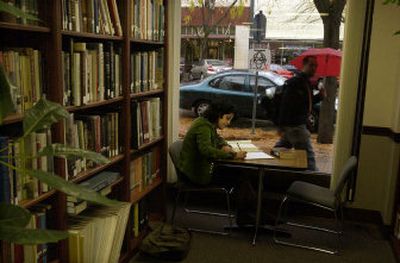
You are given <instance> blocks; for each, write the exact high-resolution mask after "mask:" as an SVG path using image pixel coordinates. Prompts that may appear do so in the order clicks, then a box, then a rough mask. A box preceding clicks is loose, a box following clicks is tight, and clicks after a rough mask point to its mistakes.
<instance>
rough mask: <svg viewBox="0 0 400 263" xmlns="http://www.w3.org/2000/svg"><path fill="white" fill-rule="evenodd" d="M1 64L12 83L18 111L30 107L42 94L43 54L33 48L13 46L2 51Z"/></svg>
mask: <svg viewBox="0 0 400 263" xmlns="http://www.w3.org/2000/svg"><path fill="white" fill-rule="evenodd" d="M0 64H1V65H3V66H4V69H5V72H6V74H7V77H8V79H9V81H10V84H11V85H12V86H11V88H12V90H11V94H12V97H13V100H14V104H15V110H16V112H17V113H22V112H24V111H26V110H28V109H30V108H31V107H32V106H33V105H34V104H35V103H36V102H37V101H38V100H39V99H40V98H41V96H42V92H43V70H42V66H43V63H42V54H41V52H40V51H39V50H36V49H32V48H13V49H9V50H3V51H0Z"/></svg>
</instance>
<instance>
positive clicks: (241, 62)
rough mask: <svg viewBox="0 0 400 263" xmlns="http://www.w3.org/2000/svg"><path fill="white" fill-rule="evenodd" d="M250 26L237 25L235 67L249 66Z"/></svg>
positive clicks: (246, 67) (245, 67) (243, 67)
mask: <svg viewBox="0 0 400 263" xmlns="http://www.w3.org/2000/svg"><path fill="white" fill-rule="evenodd" d="M249 36H250V27H249V26H236V29H235V56H234V62H233V67H234V68H235V69H248V68H249Z"/></svg>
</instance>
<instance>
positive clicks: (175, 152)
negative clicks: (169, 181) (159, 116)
mask: <svg viewBox="0 0 400 263" xmlns="http://www.w3.org/2000/svg"><path fill="white" fill-rule="evenodd" d="M182 145H183V141H176V142H174V143H173V144H172V145H171V146H170V147H169V155H170V157H171V160H172V163H173V164H174V167H175V171H176V175H177V177H178V181H177V183H176V187H177V191H178V192H177V196H176V199H175V204H174V207H173V211H172V216H171V224H174V221H175V212H176V207H177V205H178V202H179V198H180V195H181V194H185V203H184V211H185V212H186V213H196V214H202V215H209V216H219V217H227V219H228V223H229V226H230V227H229V229H232V219H233V217H234V216H233V215H232V213H231V204H230V195H231V194H232V192H233V188H232V187H229V188H228V187H223V186H212V185H210V186H209V185H207V186H204V187H202V186H198V185H193V184H191V183H190V182H189V181H188V179H186V177H185V175H183V174H182V172H181V171H180V170H179V168H178V163H179V157H180V153H181V150H182ZM194 192H219V193H223V194H225V197H226V206H227V213H226V214H225V213H215V212H211V211H204V210H195V209H189V208H187V207H186V201H187V197H188V194H189V193H194ZM189 230H192V231H197V232H206V233H212V234H220V235H229V234H230V232H225V231H224V232H221V231H211V230H206V229H200V228H189Z"/></svg>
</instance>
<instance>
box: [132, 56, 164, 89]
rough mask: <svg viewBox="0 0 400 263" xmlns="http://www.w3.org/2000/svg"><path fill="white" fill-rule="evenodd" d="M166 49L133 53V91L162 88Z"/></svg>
mask: <svg viewBox="0 0 400 263" xmlns="http://www.w3.org/2000/svg"><path fill="white" fill-rule="evenodd" d="M163 72H164V50H163V49H162V48H161V49H159V50H157V51H149V52H135V53H132V54H131V76H132V79H131V85H130V89H131V93H139V92H145V91H150V90H157V89H162V88H163V84H164V78H163V75H164V74H163Z"/></svg>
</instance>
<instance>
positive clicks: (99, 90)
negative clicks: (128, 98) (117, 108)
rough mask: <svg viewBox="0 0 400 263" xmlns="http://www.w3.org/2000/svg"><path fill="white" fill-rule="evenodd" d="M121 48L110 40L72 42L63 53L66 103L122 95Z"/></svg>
mask: <svg viewBox="0 0 400 263" xmlns="http://www.w3.org/2000/svg"><path fill="white" fill-rule="evenodd" d="M120 54H121V50H120V49H119V48H114V44H113V43H112V42H108V43H104V44H103V43H85V42H74V41H73V39H71V40H70V43H69V51H63V52H62V61H63V87H64V96H63V103H64V106H71V105H73V106H81V105H85V104H89V103H93V102H99V101H103V100H106V99H112V98H116V97H119V96H122V71H121V67H122V64H121V63H122V61H121V55H120Z"/></svg>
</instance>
